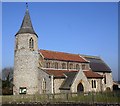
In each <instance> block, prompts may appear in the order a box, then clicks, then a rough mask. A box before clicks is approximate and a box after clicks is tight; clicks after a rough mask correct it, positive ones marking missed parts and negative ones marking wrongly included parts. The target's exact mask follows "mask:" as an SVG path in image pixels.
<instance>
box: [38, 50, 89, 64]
mask: <svg viewBox="0 0 120 106" xmlns="http://www.w3.org/2000/svg"><path fill="white" fill-rule="evenodd" d="M39 52H40V53H41V54H42V55H43V56H44V58H45V59H52V60H62V61H73V62H88V61H87V60H86V59H84V58H83V57H80V56H79V54H70V53H64V52H55V51H49V50H39Z"/></svg>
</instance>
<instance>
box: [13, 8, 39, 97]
mask: <svg viewBox="0 0 120 106" xmlns="http://www.w3.org/2000/svg"><path fill="white" fill-rule="evenodd" d="M13 83H14V87H13V93H14V95H15V94H35V93H37V92H38V36H37V34H36V33H35V31H34V29H33V27H32V23H31V19H30V15H29V11H28V8H27V9H26V12H25V16H24V18H23V22H22V25H21V27H20V29H19V31H18V33H17V34H16V35H15V53H14V77H13Z"/></svg>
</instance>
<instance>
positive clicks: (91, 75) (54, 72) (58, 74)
mask: <svg viewBox="0 0 120 106" xmlns="http://www.w3.org/2000/svg"><path fill="white" fill-rule="evenodd" d="M46 72H47V73H48V74H50V75H54V76H55V77H64V73H66V72H67V73H70V72H78V71H77V70H51V69H47V70H46ZM83 72H84V74H85V76H86V77H87V78H103V76H102V75H100V74H98V73H95V72H93V71H91V70H88V71H83Z"/></svg>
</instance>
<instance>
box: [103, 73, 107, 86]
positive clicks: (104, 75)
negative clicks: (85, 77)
mask: <svg viewBox="0 0 120 106" xmlns="http://www.w3.org/2000/svg"><path fill="white" fill-rule="evenodd" d="M103 76H104V83H105V84H106V75H103Z"/></svg>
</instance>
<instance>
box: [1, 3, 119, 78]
mask: <svg viewBox="0 0 120 106" xmlns="http://www.w3.org/2000/svg"><path fill="white" fill-rule="evenodd" d="M28 5H29V12H30V16H31V20H32V24H33V27H34V30H35V32H36V33H37V34H38V36H39V39H38V40H39V48H40V49H47V50H54V51H62V52H69V53H77V54H86V55H96V56H100V57H101V58H102V59H103V60H104V61H105V62H106V63H107V64H108V65H109V66H110V68H111V69H112V71H113V77H114V79H115V80H117V78H118V4H117V3H115V2H114V3H113V2H111V3H110V2H108V3H105V2H104V3H94V2H91V3H88V2H86V3H83V2H79V3H73V2H71V3H70V2H66V3H54V2H51V3H43V2H38V3H34V2H31V3H28ZM25 10H26V6H25V3H19V2H18V3H12V2H11V3H8V2H6V3H3V4H2V55H3V61H2V66H3V68H4V67H8V66H14V41H15V37H14V35H15V34H16V33H17V31H18V30H19V28H20V26H21V23H22V20H23V17H24V14H25Z"/></svg>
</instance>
